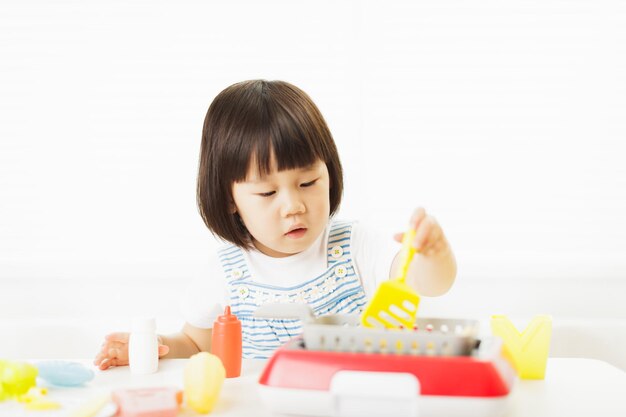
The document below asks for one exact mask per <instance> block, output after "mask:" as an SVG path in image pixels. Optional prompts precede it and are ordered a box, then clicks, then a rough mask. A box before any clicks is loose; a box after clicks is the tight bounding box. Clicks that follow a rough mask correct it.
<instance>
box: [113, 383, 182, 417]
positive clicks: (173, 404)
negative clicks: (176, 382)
mask: <svg viewBox="0 0 626 417" xmlns="http://www.w3.org/2000/svg"><path fill="white" fill-rule="evenodd" d="M112 397H113V401H114V402H115V403H116V404H117V406H118V414H116V417H176V416H177V415H178V408H179V405H180V401H181V395H180V391H179V390H178V389H176V388H171V387H162V388H139V389H120V390H115V391H113V393H112Z"/></svg>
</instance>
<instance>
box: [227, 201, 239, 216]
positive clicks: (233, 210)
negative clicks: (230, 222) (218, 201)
mask: <svg viewBox="0 0 626 417" xmlns="http://www.w3.org/2000/svg"><path fill="white" fill-rule="evenodd" d="M228 210H229V211H230V214H235V213H237V206H236V205H235V202H234V201H231V202H230V205H229V208H228Z"/></svg>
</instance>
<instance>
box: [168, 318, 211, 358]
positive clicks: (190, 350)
mask: <svg viewBox="0 0 626 417" xmlns="http://www.w3.org/2000/svg"><path fill="white" fill-rule="evenodd" d="M211 335H212V329H201V328H199V327H195V326H192V325H191V324H189V323H185V325H184V326H183V329H182V331H181V332H179V333H174V334H171V335H166V336H159V341H160V344H163V345H165V346H167V347H169V352H168V353H167V354H166V355H164V356H162V358H166V359H170V358H188V357H190V356H191V355H195V354H196V353H198V352H210V351H211Z"/></svg>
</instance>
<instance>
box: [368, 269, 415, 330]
mask: <svg viewBox="0 0 626 417" xmlns="http://www.w3.org/2000/svg"><path fill="white" fill-rule="evenodd" d="M419 302H420V297H419V295H417V293H416V292H415V290H413V288H411V287H410V286H408V285H407V284H405V283H404V282H402V281H400V280H395V279H394V280H389V281H385V282H383V283H382V284H380V285H379V287H378V289H377V290H376V294H374V297H373V298H372V300H371V301H370V302H369V304H368V305H367V307H366V308H365V311H364V312H363V314H362V315H361V324H362V325H363V326H365V327H385V328H388V329H394V328H399V327H401V326H403V327H405V328H412V327H413V325H414V324H415V318H416V315H417V307H418V305H419Z"/></svg>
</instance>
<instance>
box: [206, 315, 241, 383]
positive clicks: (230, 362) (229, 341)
mask: <svg viewBox="0 0 626 417" xmlns="http://www.w3.org/2000/svg"><path fill="white" fill-rule="evenodd" d="M241 350H242V347H241V322H240V321H239V319H238V318H237V316H235V315H234V314H231V312H230V306H226V309H225V310H224V314H223V315H221V316H219V317H218V318H217V320H215V323H214V324H213V333H212V337H211V353H213V354H214V355H215V356H217V357H218V358H220V360H221V361H222V364H223V365H224V369H225V370H226V378H236V377H238V376H239V375H240V374H241V354H242V351H241Z"/></svg>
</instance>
